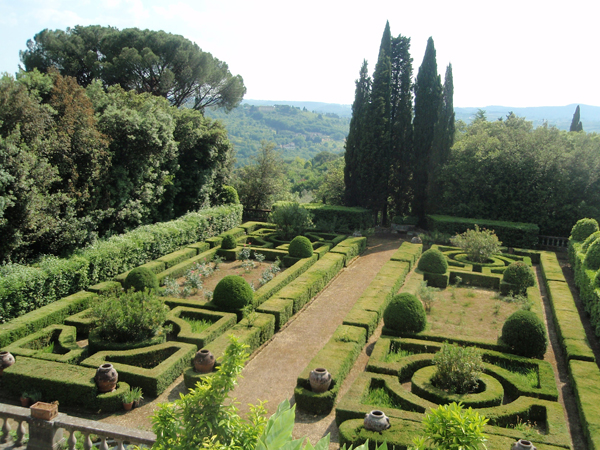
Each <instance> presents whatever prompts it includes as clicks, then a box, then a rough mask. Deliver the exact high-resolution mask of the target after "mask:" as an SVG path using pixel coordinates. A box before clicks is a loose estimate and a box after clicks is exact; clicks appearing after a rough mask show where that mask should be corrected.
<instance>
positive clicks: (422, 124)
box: [412, 37, 442, 225]
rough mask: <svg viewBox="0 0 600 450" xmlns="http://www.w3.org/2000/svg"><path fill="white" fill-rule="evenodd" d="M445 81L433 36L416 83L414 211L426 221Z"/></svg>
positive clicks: (428, 43) (428, 44) (428, 42)
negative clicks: (435, 138)
mask: <svg viewBox="0 0 600 450" xmlns="http://www.w3.org/2000/svg"><path fill="white" fill-rule="evenodd" d="M441 96H442V83H441V81H440V76H439V75H438V72H437V62H436V56H435V46H434V44H433V39H432V38H431V37H430V38H429V40H428V41H427V49H426V50H425V56H424V57H423V62H422V64H421V67H419V73H418V75H417V80H416V83H415V118H414V121H413V127H414V152H415V160H414V170H413V189H414V198H413V204H412V213H413V214H414V215H416V216H417V217H418V218H419V224H420V225H424V224H425V215H426V206H427V184H428V168H429V159H430V158H431V152H432V145H433V135H434V129H435V124H436V123H437V120H438V114H439V104H440V101H441Z"/></svg>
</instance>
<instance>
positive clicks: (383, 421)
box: [364, 409, 391, 431]
mask: <svg viewBox="0 0 600 450" xmlns="http://www.w3.org/2000/svg"><path fill="white" fill-rule="evenodd" d="M364 425H365V428H366V429H367V430H371V431H383V430H387V429H388V428H389V427H390V426H391V425H390V419H389V418H388V416H386V415H385V414H384V413H383V411H379V410H377V409H375V410H373V411H371V412H370V413H367V414H366V415H365V422H364Z"/></svg>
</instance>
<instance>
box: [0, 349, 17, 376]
mask: <svg viewBox="0 0 600 450" xmlns="http://www.w3.org/2000/svg"><path fill="white" fill-rule="evenodd" d="M14 363H15V357H14V356H13V355H11V354H10V353H8V352H0V375H2V372H4V369H6V368H7V367H10V366H12V365H13V364H14Z"/></svg>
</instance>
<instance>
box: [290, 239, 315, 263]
mask: <svg viewBox="0 0 600 450" xmlns="http://www.w3.org/2000/svg"><path fill="white" fill-rule="evenodd" d="M288 253H289V254H290V256H293V257H294V258H310V257H311V256H312V255H313V246H312V244H311V243H310V240H309V239H308V238H307V237H305V236H296V237H295V238H294V239H292V242H290V246H289V248H288Z"/></svg>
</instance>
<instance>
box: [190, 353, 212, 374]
mask: <svg viewBox="0 0 600 450" xmlns="http://www.w3.org/2000/svg"><path fill="white" fill-rule="evenodd" d="M213 367H215V355H213V354H212V353H211V352H210V350H199V351H197V352H196V356H194V370H195V371H196V372H199V373H208V372H211V371H212V370H213Z"/></svg>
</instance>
